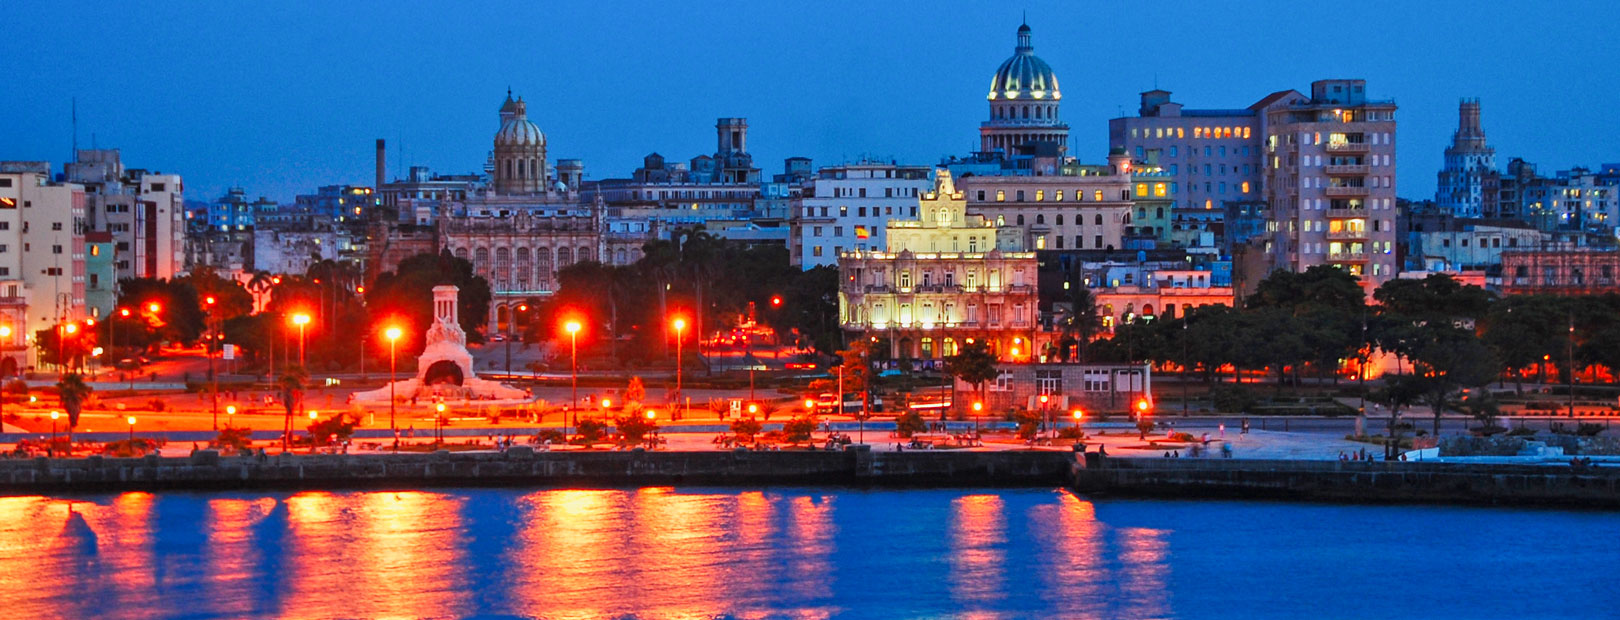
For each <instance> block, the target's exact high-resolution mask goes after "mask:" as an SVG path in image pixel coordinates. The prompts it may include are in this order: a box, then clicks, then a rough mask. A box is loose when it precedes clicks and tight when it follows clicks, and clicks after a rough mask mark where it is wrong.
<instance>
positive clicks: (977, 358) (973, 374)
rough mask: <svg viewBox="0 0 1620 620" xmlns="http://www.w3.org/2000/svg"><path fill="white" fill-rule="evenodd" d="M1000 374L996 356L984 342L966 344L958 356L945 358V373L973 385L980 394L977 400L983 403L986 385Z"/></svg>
mask: <svg viewBox="0 0 1620 620" xmlns="http://www.w3.org/2000/svg"><path fill="white" fill-rule="evenodd" d="M998 372H999V370H997V368H996V356H995V355H994V354H992V353H990V348H989V347H987V346H985V344H984V342H983V341H975V342H972V343H968V344H964V345H962V348H961V349H959V350H958V351H957V353H956V355H951V356H947V357H946V358H945V373H946V374H949V375H950V376H952V377H954V378H956V379H958V380H960V381H962V382H963V383H968V384H972V385H973V388H974V390H975V391H976V392H978V395H977V396H976V398H978V399H979V400H980V401H981V402H982V401H983V400H984V383H985V382H986V381H990V380H992V379H995V378H996V375H997V373H998ZM953 391H954V387H953ZM952 400H953V401H954V400H955V398H954V397H953V398H952Z"/></svg>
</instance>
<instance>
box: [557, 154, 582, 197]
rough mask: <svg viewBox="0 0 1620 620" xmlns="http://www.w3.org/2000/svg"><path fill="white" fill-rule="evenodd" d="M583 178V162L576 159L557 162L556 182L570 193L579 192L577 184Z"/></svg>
mask: <svg viewBox="0 0 1620 620" xmlns="http://www.w3.org/2000/svg"><path fill="white" fill-rule="evenodd" d="M584 178H585V162H582V161H580V160H578V159H559V160H557V182H558V183H560V184H562V186H563V187H565V188H567V189H568V191H570V192H577V191H579V184H580V183H581V182H582V181H583V180H584Z"/></svg>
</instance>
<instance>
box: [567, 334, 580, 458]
mask: <svg viewBox="0 0 1620 620" xmlns="http://www.w3.org/2000/svg"><path fill="white" fill-rule="evenodd" d="M563 328H564V329H567V330H568V360H569V368H570V370H569V376H570V385H571V392H570V394H571V396H570V397H569V401H568V412H569V413H570V414H572V415H573V416H574V423H575V424H578V423H579V414H577V413H574V411H575V408H576V407H578V406H579V321H569V322H568V324H567V325H564V326H563ZM563 435H564V436H567V435H568V424H567V423H566V422H565V423H564V424H563Z"/></svg>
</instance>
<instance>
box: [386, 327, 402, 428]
mask: <svg viewBox="0 0 1620 620" xmlns="http://www.w3.org/2000/svg"><path fill="white" fill-rule="evenodd" d="M404 333H405V332H404V331H403V330H401V329H400V328H398V327H389V328H388V329H386V330H383V335H384V336H387V337H388V430H389V431H391V432H393V433H394V451H395V452H398V451H399V427H398V426H395V425H394V381H395V378H394V376H395V373H396V372H397V371H398V367H399V357H398V350H399V349H398V348H397V344H398V343H399V337H400V336H401V335H403V334H404Z"/></svg>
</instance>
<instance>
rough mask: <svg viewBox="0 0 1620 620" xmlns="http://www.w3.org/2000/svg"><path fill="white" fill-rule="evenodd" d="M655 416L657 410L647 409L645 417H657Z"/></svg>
mask: <svg viewBox="0 0 1620 620" xmlns="http://www.w3.org/2000/svg"><path fill="white" fill-rule="evenodd" d="M657 418H658V412H657V411H654V410H652V409H648V410H647V419H648V420H654V419H657Z"/></svg>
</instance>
